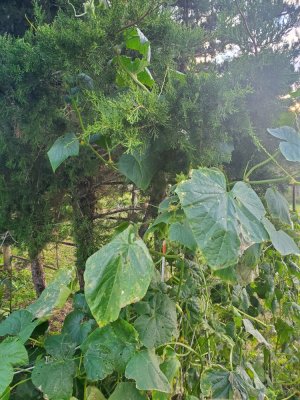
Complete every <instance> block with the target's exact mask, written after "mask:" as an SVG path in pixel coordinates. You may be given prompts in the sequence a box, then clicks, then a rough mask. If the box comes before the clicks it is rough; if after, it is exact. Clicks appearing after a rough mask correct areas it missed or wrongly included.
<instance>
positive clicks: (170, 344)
mask: <svg viewBox="0 0 300 400" xmlns="http://www.w3.org/2000/svg"><path fill="white" fill-rule="evenodd" d="M165 346H181V347H184V348H185V349H187V350H189V351H190V352H191V353H194V354H196V355H197V356H198V357H199V358H200V359H201V357H202V356H201V354H199V353H197V351H195V350H194V349H192V348H191V347H190V346H189V345H187V344H184V343H181V342H169V343H165V344H163V345H161V346H159V347H157V348H158V349H159V348H161V347H165Z"/></svg>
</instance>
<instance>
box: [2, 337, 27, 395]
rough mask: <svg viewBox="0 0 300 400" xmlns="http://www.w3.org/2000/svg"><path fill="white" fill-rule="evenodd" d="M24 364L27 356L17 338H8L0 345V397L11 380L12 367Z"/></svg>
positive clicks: (12, 374)
mask: <svg viewBox="0 0 300 400" xmlns="http://www.w3.org/2000/svg"><path fill="white" fill-rule="evenodd" d="M25 364H28V354H27V351H26V349H25V347H24V345H23V344H22V343H21V341H20V340H19V339H18V338H13V337H8V338H6V339H5V340H3V342H1V343H0V396H1V395H2V394H3V393H4V391H5V390H6V389H7V387H8V385H9V384H10V383H11V381H12V379H13V376H14V371H13V366H17V365H20V366H21V365H25Z"/></svg>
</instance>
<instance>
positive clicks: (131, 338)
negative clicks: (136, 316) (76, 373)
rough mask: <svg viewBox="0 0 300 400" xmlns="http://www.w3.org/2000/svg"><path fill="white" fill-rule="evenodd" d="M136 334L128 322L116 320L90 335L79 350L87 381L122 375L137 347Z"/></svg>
mask: <svg viewBox="0 0 300 400" xmlns="http://www.w3.org/2000/svg"><path fill="white" fill-rule="evenodd" d="M137 336H138V335H137V332H136V330H135V329H134V328H133V326H132V325H130V324H129V323H128V322H126V321H123V320H118V321H116V322H114V323H112V324H110V325H108V326H105V327H104V328H98V329H96V330H95V331H94V332H93V333H91V334H90V335H89V336H88V338H87V339H86V340H85V342H84V343H83V344H82V346H81V349H82V351H83V353H84V366H85V370H86V373H87V377H88V379H90V380H91V381H96V380H99V379H104V378H105V377H106V376H108V375H110V374H111V373H112V372H114V371H117V372H119V373H122V372H124V371H125V367H126V364H127V363H128V361H129V360H130V358H131V357H132V356H133V354H134V353H135V351H136V347H137Z"/></svg>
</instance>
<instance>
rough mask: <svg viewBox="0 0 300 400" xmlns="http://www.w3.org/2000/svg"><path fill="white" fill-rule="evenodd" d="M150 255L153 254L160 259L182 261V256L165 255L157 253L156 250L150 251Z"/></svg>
mask: <svg viewBox="0 0 300 400" xmlns="http://www.w3.org/2000/svg"><path fill="white" fill-rule="evenodd" d="M150 253H152V254H153V255H155V256H159V257H166V258H169V259H173V260H181V259H182V258H181V256H176V255H175V254H164V253H161V252H159V251H155V250H150Z"/></svg>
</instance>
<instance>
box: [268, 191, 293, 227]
mask: <svg viewBox="0 0 300 400" xmlns="http://www.w3.org/2000/svg"><path fill="white" fill-rule="evenodd" d="M265 198H266V201H267V206H268V210H269V212H270V214H271V215H272V217H273V218H278V219H279V220H280V221H281V222H283V223H284V224H288V225H291V226H292V221H291V216H290V211H289V203H288V201H287V200H286V198H285V197H284V196H283V195H282V194H281V193H280V192H279V191H278V190H277V189H275V188H268V189H267V191H266V194H265Z"/></svg>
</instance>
